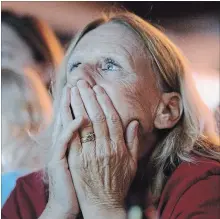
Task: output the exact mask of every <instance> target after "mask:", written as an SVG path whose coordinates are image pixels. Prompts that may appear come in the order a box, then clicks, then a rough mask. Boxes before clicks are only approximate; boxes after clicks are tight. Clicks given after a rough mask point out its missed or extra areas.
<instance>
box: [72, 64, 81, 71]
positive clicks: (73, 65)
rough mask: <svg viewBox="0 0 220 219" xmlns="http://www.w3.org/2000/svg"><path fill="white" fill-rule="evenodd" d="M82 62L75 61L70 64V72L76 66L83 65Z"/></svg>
mask: <svg viewBox="0 0 220 219" xmlns="http://www.w3.org/2000/svg"><path fill="white" fill-rule="evenodd" d="M81 64H82V63H81V62H76V63H73V64H72V65H71V66H70V72H71V71H73V70H74V69H75V68H77V67H79V65H81Z"/></svg>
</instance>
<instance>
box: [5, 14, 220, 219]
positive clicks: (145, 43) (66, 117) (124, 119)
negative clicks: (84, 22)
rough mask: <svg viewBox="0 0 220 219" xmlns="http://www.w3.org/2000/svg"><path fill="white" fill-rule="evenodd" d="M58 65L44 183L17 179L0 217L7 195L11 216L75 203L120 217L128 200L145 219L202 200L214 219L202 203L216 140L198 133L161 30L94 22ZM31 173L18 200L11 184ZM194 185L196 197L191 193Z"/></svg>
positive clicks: (192, 209)
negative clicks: (200, 194)
mask: <svg viewBox="0 0 220 219" xmlns="http://www.w3.org/2000/svg"><path fill="white" fill-rule="evenodd" d="M61 70H62V71H61V74H60V75H58V76H59V77H58V78H57V89H56V93H55V109H56V112H55V113H56V115H57V116H56V118H55V122H54V131H53V144H52V145H53V146H52V148H51V149H52V153H51V154H50V155H51V158H50V162H49V163H48V167H47V172H46V174H47V176H48V185H45V184H44V185H43V186H39V179H38V180H36V175H34V174H32V175H29V176H28V177H29V178H28V177H26V178H23V179H21V180H20V181H19V182H18V183H17V187H16V189H17V190H16V189H15V190H14V192H13V194H12V195H11V197H10V198H9V200H8V201H7V203H6V204H5V206H4V209H3V213H2V214H3V218H12V217H11V215H12V214H13V213H11V212H9V207H10V208H14V207H15V206H14V203H16V201H15V200H19V201H17V206H18V207H16V208H19V212H20V213H19V216H18V214H16V215H15V214H13V218H14V219H16V218H22V219H25V218H29V219H30V218H33V219H34V218H41V219H46V218H62V219H65V218H68V219H69V218H77V217H78V216H79V212H80V210H81V213H82V215H81V216H83V217H84V218H85V219H87V218H93V217H95V218H120V219H121V218H126V217H127V212H128V210H129V209H130V207H132V206H134V205H138V206H140V207H141V209H142V210H143V217H144V218H146V217H147V218H156V217H159V218H177V217H178V218H187V217H189V216H190V215H192V214H193V215H198V214H199V215H201V213H199V212H198V209H199V206H201V204H203V213H202V214H203V215H204V218H205V217H206V216H212V218H217V217H216V213H217V211H218V204H217V202H215V201H212V205H211V206H210V205H207V204H205V203H208V202H209V201H210V200H212V199H213V200H217V198H218V197H217V196H218V194H216V192H215V191H214V190H213V186H215V185H217V184H218V182H219V162H218V161H216V160H218V159H219V157H218V149H219V147H218V146H215V145H214V144H211V143H210V142H209V140H207V139H205V138H203V137H202V135H201V133H202V128H201V127H200V123H201V119H202V111H201V109H202V107H203V105H202V102H199V101H198V99H197V101H196V99H194V98H195V97H196V98H197V96H196V90H194V85H193V83H192V81H191V80H189V79H188V78H189V72H187V70H186V67H185V63H184V61H183V57H182V56H181V54H180V53H179V51H178V49H177V48H176V47H175V46H174V45H173V44H172V43H171V42H170V41H169V40H168V39H167V37H166V36H165V35H164V34H162V33H161V32H160V31H158V30H157V29H156V28H154V27H153V26H151V25H150V24H148V23H147V22H145V21H143V20H141V19H140V18H138V17H136V16H135V15H133V14H130V13H123V14H119V15H115V16H113V17H111V18H109V19H107V20H106V19H100V20H97V21H95V22H93V23H91V24H89V25H88V26H87V27H86V28H85V29H84V30H83V31H82V32H81V33H80V34H79V35H78V36H77V37H76V38H75V39H74V41H73V42H72V44H71V45H70V47H69V49H68V51H67V54H66V57H65V59H64V62H63V66H62V68H61ZM189 83H190V86H191V87H190V88H189V89H186V84H188V85H189ZM210 138H211V137H210ZM193 161H194V162H196V163H197V164H199V165H195V163H193ZM207 161H209V162H207ZM186 176H187V177H186ZM27 178H28V179H27ZM195 178H196V181H195ZM206 178H208V180H206V181H204V180H203V179H206ZM30 179H31V182H32V183H30V184H28V186H27V183H26V186H27V187H28V188H24V187H23V188H24V190H25V191H26V194H27V196H28V197H30V195H28V193H29V192H27V191H28V189H29V186H31V188H32V191H33V188H35V189H36V192H33V193H36V196H35V198H32V201H31V202H30V200H31V198H30V199H29V202H27V201H25V197H23V196H22V194H21V193H19V192H18V191H19V188H20V187H21V186H23V185H24V183H25V182H27V180H29V181H30ZM182 182H184V183H182ZM41 185H42V184H41ZM191 186H192V187H191ZM203 188H206V191H207V193H205V194H204V200H205V203H203V200H201V199H198V198H196V197H194V198H192V196H194V194H195V192H199V191H201V190H202V189H203ZM45 190H46V191H49V193H48V194H46V195H45ZM186 190H187V192H186ZM169 196H172V199H169ZM31 197H33V194H32V195H31ZM189 199H190V200H191V203H189V202H188V201H187V200H189ZM36 201H38V203H36ZM21 203H22V204H21ZM30 203H31V204H30ZM30 205H31V206H30ZM24 208H25V209H26V210H25V211H24V210H22V209H24ZM33 209H35V210H33ZM178 215H183V216H181V217H179V216H178ZM195 218H196V217H195Z"/></svg>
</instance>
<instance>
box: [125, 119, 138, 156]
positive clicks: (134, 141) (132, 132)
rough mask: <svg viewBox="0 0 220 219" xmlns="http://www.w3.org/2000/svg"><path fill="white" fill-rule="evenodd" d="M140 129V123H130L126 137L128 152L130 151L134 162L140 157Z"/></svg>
mask: <svg viewBox="0 0 220 219" xmlns="http://www.w3.org/2000/svg"><path fill="white" fill-rule="evenodd" d="M138 127H139V122H138V121H136V120H135V121H132V122H131V123H129V125H128V127H127V130H126V137H125V140H126V144H127V147H128V150H129V151H130V153H131V156H132V157H133V159H134V160H136V159H137V157H138V143H139V142H138Z"/></svg>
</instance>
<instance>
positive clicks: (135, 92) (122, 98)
mask: <svg viewBox="0 0 220 219" xmlns="http://www.w3.org/2000/svg"><path fill="white" fill-rule="evenodd" d="M101 86H103V88H104V89H105V90H106V92H107V94H108V95H109V97H110V99H111V100H112V102H113V104H114V106H115V108H116V110H117V112H118V114H119V115H120V118H121V120H122V123H123V127H124V128H126V127H127V125H128V124H129V123H130V122H131V121H133V120H138V121H139V122H140V123H141V128H142V132H144V133H145V132H149V131H151V130H152V127H153V119H152V113H151V107H150V106H149V104H150V102H149V101H148V99H147V98H146V97H145V96H146V95H147V92H146V93H145V92H143V86H140V84H139V83H136V84H132V85H131V84H130V85H129V84H125V83H118V84H114V85H113V84H111V85H101Z"/></svg>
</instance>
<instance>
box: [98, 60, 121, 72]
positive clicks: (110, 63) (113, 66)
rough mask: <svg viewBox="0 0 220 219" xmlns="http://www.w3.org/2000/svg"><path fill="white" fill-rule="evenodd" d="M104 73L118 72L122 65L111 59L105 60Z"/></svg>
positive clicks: (102, 67) (103, 64) (102, 66)
mask: <svg viewBox="0 0 220 219" xmlns="http://www.w3.org/2000/svg"><path fill="white" fill-rule="evenodd" d="M101 69H102V71H117V70H119V69H120V65H119V64H117V63H116V62H115V61H114V60H112V59H111V58H107V59H105V60H104V62H103V63H102V65H101Z"/></svg>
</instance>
